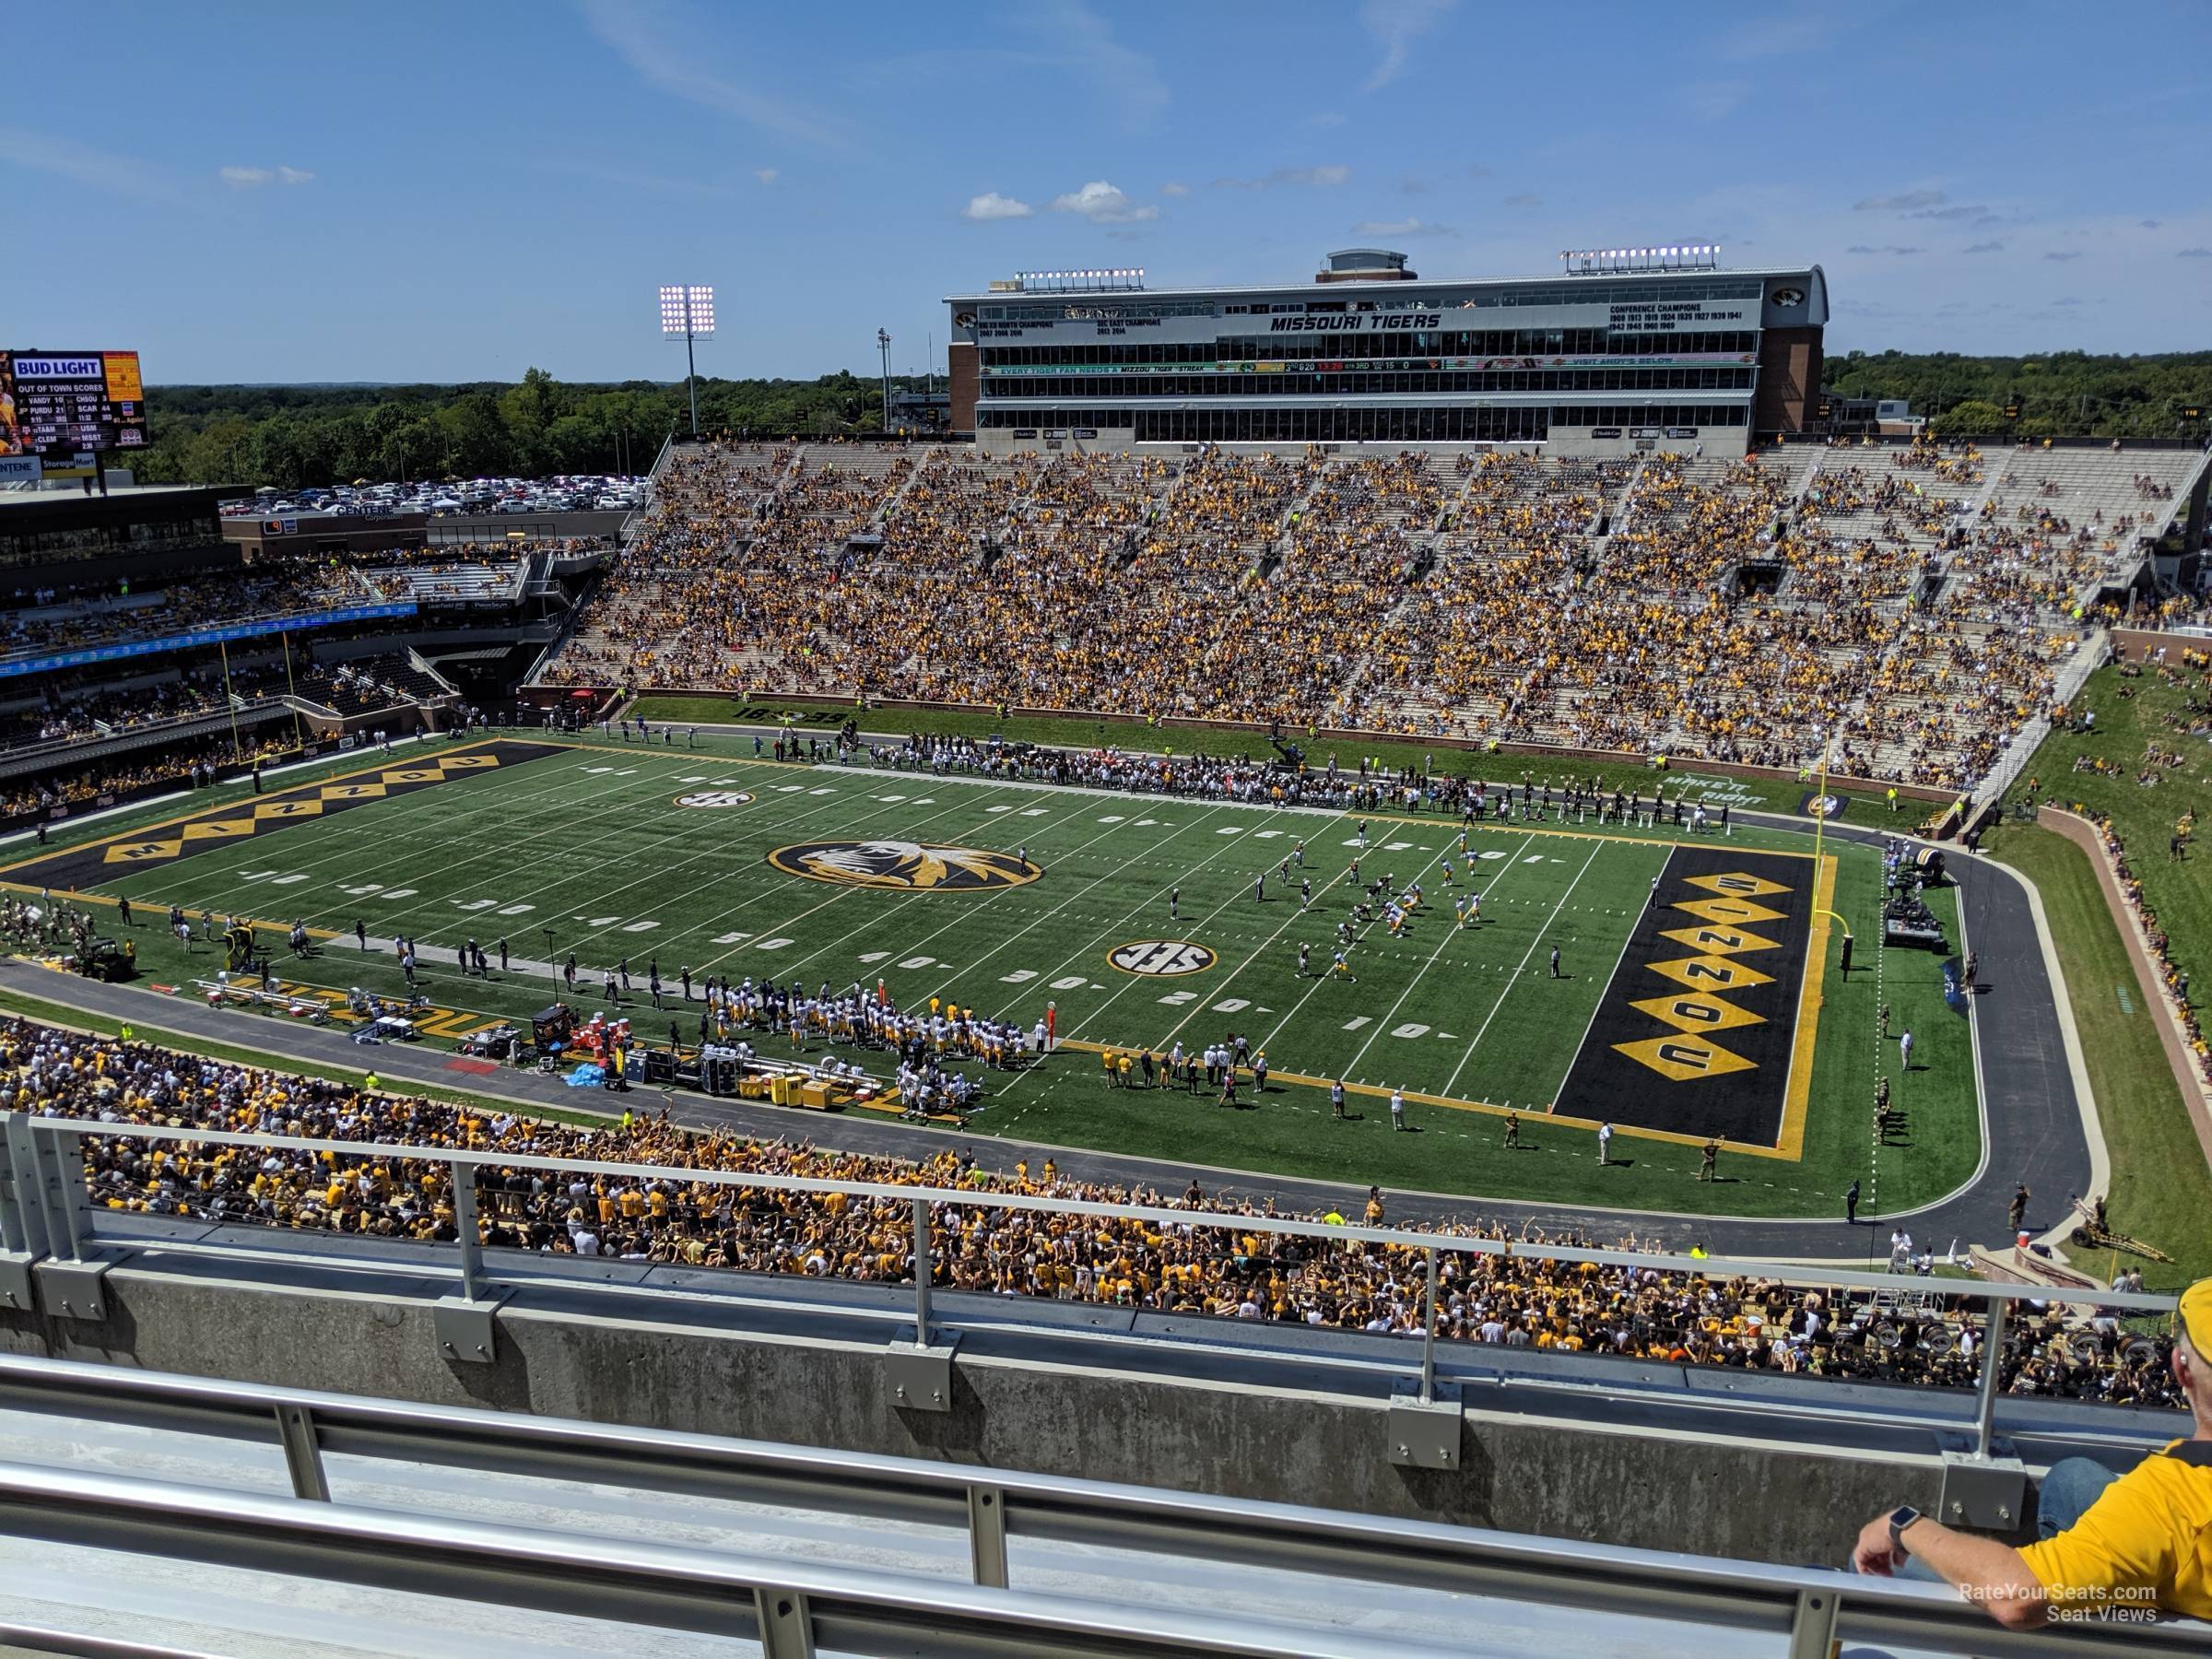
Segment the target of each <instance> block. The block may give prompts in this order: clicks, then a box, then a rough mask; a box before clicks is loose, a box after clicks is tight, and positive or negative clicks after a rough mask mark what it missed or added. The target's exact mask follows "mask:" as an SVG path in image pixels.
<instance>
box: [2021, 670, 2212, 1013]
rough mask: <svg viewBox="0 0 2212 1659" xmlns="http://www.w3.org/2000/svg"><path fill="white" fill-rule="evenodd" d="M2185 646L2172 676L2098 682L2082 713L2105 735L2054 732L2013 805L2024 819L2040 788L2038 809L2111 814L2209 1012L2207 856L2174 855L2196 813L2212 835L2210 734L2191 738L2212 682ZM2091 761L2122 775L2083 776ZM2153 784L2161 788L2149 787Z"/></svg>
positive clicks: (2210, 888) (2210, 886) (2110, 673)
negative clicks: (2171, 760) (2154, 752)
mask: <svg viewBox="0 0 2212 1659" xmlns="http://www.w3.org/2000/svg"><path fill="white" fill-rule="evenodd" d="M2185 642H2186V641H2182V640H2178V639H2177V640H2176V641H2174V643H2173V646H2172V648H2171V652H2170V653H2169V654H2170V655H2171V657H2173V658H2174V659H2175V660H2174V662H2173V663H2172V664H2171V665H2170V666H2169V667H2168V668H2167V669H2166V670H2165V672H2163V673H2161V672H2160V671H2159V670H2158V669H2157V668H2152V667H2146V668H2145V669H2144V670H2143V671H2142V673H2141V674H2140V675H2137V676H2135V677H2124V676H2123V675H2122V674H2121V671H2120V668H2119V667H2118V666H2117V665H2115V666H2112V667H2110V668H2100V669H2099V670H2098V671H2097V673H2095V674H2093V675H2091V676H2090V677H2089V682H2088V687H2087V688H2085V689H2084V691H2083V692H2082V694H2081V696H2079V697H2077V698H2076V699H2075V705H2074V706H2075V707H2076V708H2077V709H2089V710H2093V711H2094V712H2095V713H2096V716H2097V724H2096V727H2095V729H2094V730H2093V731H2091V732H2086V733H2084V732H2075V731H2071V730H2054V731H2053V733H2052V734H2051V735H2050V736H2048V737H2047V738H2045V739H2044V740H2043V744H2042V747H2041V748H2039V749H2037V750H2036V752H2035V758H2034V759H2032V760H2031V761H2030V762H2029V764H2028V769H2027V771H2026V772H2025V773H2024V774H2023V775H2022V777H2021V779H2020V781H2019V782H2018V783H2017V784H2015V785H2014V787H2013V789H2012V791H2011V793H2010V794H2008V796H2007V797H2006V806H2007V807H2009V808H2012V809H2014V811H2015V812H2016V813H2017V812H2018V810H2019V809H2021V808H2022V807H2023V806H2025V804H2026V803H2027V801H2028V799H2029V795H2030V788H2029V785H2030V780H2032V781H2033V782H2035V783H2037V784H2039V785H2040V786H2041V787H2040V789H2038V790H2037V791H2036V792H2035V799H2036V800H2038V801H2041V802H2044V803H2047V804H2049V805H2052V806H2077V807H2082V808H2087V809H2088V811H2090V812H2093V813H2095V812H2100V813H2107V814H2110V815H2111V817H2112V822H2113V823H2114V824H2115V825H2116V826H2117V827H2118V829H2119V830H2120V839H2121V841H2122V842H2123V843H2124V845H2125V846H2126V848H2127V853H2128V862H2129V864H2130V865H2132V866H2133V868H2134V870H2135V873H2136V876H2137V877H2139V878H2140V879H2141V880H2142V883H2143V896H2144V899H2145V900H2146V901H2147V903H2148V904H2149V906H2150V907H2151V909H2152V910H2153V911H2155V912H2157V914H2158V917H2159V922H2160V924H2162V925H2163V926H2164V927H2165V929H2166V931H2167V934H2168V935H2169V939H2170V943H2169V947H2168V948H2169V950H2170V952H2171V955H2172V957H2173V959H2174V962H2175V964H2176V966H2178V967H2179V968H2180V969H2181V971H2183V972H2184V973H2186V974H2188V975H2189V976H2190V980H2191V982H2192V986H2191V995H2192V997H2193V999H2194V1000H2195V1001H2196V1002H2198V1003H2199V1004H2200V1005H2201V1004H2202V1002H2203V1000H2204V991H2203V990H2200V989H2199V987H2204V988H2207V989H2212V980H2208V979H2207V978H2206V972H2207V969H2208V967H2212V881H2208V880H2207V879H2206V875H2205V869H2204V865H2205V860H2206V853H2204V852H2203V851H2202V850H2201V848H2196V847H2193V848H2191V850H2190V851H2189V853H2188V855H2187V856H2186V857H2184V858H2182V859H2180V860H2175V859H2173V858H2171V857H2170V856H2169V855H2168V853H2167V841H2168V840H2169V838H2170V837H2171V834H2172V832H2173V828H2174V826H2175V825H2176V824H2177V823H2178V822H2179V821H2180V820H2181V819H2182V818H2183V815H2184V814H2187V813H2191V812H2194V814H2195V815H2196V819H2197V823H2198V825H2199V827H2200V829H2203V830H2204V831H2205V833H2206V834H2207V835H2212V824H2207V822H2206V815H2207V814H2208V813H2212V747H2207V746H2206V740H2205V737H2204V735H2202V734H2201V733H2200V734H2199V735H2195V736H2191V735H2189V730H2188V728H2189V727H2190V725H2191V724H2201V723H2202V722H2203V721H2204V720H2205V718H2206V715H2205V712H2204V710H2205V707H2206V703H2207V701H2208V700H2212V677H2208V676H2207V675H2206V671H2205V670H2203V669H2201V668H2191V667H2185V666H2183V665H2182V664H2181V662H2180V660H2179V659H2180V656H2181V650H2182V646H2183V644H2184V643H2185ZM2193 702H2194V703H2195V704H2196V705H2198V706H2197V707H2196V708H2195V709H2192V708H2191V707H2190V704H2191V703H2193ZM2154 743H2155V744H2156V745H2158V746H2159V747H2160V748H2161V749H2163V750H2166V751H2168V752H2171V753H2174V754H2178V755H2180V756H2181V757H2182V762H2183V763H2182V764H2180V765H2178V766H2162V765H2155V764H2152V763H2150V762H2148V761H2147V759H2146V748H2147V746H2149V745H2151V744H2154ZM2084 761H2086V762H2089V763H2091V764H2094V763H2096V762H2099V761H2101V762H2103V763H2104V764H2105V765H2106V766H2107V767H2108V768H2110V769H2112V770H2109V771H2077V770H2076V766H2077V762H2084ZM2146 778H2149V779H2155V780H2156V782H2142V780H2144V779H2146Z"/></svg>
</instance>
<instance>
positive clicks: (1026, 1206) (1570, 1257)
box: [0, 1112, 2178, 1315]
mask: <svg viewBox="0 0 2212 1659" xmlns="http://www.w3.org/2000/svg"><path fill="white" fill-rule="evenodd" d="M10 1115H24V1114H15V1113H6V1112H0V1119H5V1118H6V1117H7V1116H10ZM26 1121H27V1122H28V1123H29V1124H30V1125H31V1127H32V1128H33V1130H34V1132H35V1133H36V1134H40V1135H61V1136H67V1137H69V1138H71V1139H75V1140H102V1139H111V1140H165V1141H177V1142H184V1143H190V1144H194V1145H203V1146H228V1147H263V1148H271V1149H282V1150H291V1151H298V1152H312V1153H323V1152H328V1153H334V1154H335V1155H337V1156H340V1157H344V1158H350V1159H375V1158H391V1159H411V1160H413V1161H415V1162H418V1163H441V1164H446V1165H449V1166H452V1167H453V1169H454V1170H455V1171H459V1170H460V1169H463V1168H473V1169H485V1168H489V1169H527V1170H547V1171H559V1172H561V1173H563V1174H579V1175H612V1176H618V1177H622V1178H625V1179H630V1180H637V1181H641V1182H654V1181H675V1182H688V1183H695V1184H701V1185H711V1186H727V1187H750V1188H755V1189H758V1190H759V1191H763V1192H791V1193H812V1194H830V1193H841V1194H845V1195H847V1196H848V1197H854V1198H870V1199H881V1200H888V1201H890V1202H894V1203H900V1204H914V1203H921V1204H924V1205H928V1206H939V1205H941V1206H949V1207H956V1208H975V1207H982V1208H986V1209H1021V1210H1035V1211H1039V1212H1041V1213H1044V1214H1049V1215H1064V1216H1091V1217H1098V1218H1109V1219H1124V1220H1138V1221H1150V1222H1153V1223H1156V1224H1157V1225H1159V1226H1161V1227H1167V1228H1181V1229H1185V1230H1197V1231H1204V1230H1213V1229H1222V1230H1237V1231H1249V1232H1264V1233H1281V1234H1288V1235H1294V1236H1299V1237H1304V1238H1313V1239H1323V1240H1328V1241H1358V1242H1361V1243H1369V1244H1381V1245H1385V1246H1391V1247H1394V1248H1397V1249H1402V1250H1406V1251H1410V1252H1414V1253H1422V1252H1426V1251H1430V1250H1439V1251H1450V1252H1453V1253H1459V1254H1463V1255H1500V1256H1513V1257H1519V1258H1522V1259H1524V1260H1536V1261H1566V1262H1586V1263H1590V1264H1592V1265H1598V1266H1608V1267H1638V1268H1642V1267H1650V1268H1656V1269H1663V1270H1665V1271H1667V1272H1674V1273H1695V1274H1700V1275H1701V1276H1703V1277H1708V1278H1713V1277H1721V1278H1728V1277H1747V1278H1761V1279H1772V1280H1775V1281H1777V1282H1779V1283H1782V1284H1786V1285H1803V1286H1807V1287H1812V1288H1843V1289H1852V1290H1897V1289H1902V1288H1910V1289H1912V1290H1914V1291H1916V1292H1933V1293H1935V1294H1937V1295H1943V1296H1956V1297H1959V1298H1965V1299H1974V1300H1983V1301H2004V1302H2007V1303H2009V1302H2017V1301H2037V1302H2052V1301H2055V1302H2066V1303H2074V1304H2080V1305H2084V1306H2089V1307H2099V1308H2110V1309H2120V1310H2124V1311H2126V1312H2132V1313H2150V1314H2163V1315H2171V1314H2172V1313H2173V1312H2174V1311H2175V1308H2176V1306H2177V1305H2178V1304H2177V1300H2176V1299H2175V1298H2174V1297H2171V1296H2163V1295H2158V1294H2155V1293H2152V1292H2148V1291H2134V1292H2129V1291H2119V1290H2107V1289H2101V1288H2089V1289H2073V1288H2065V1287H2061V1286H2049V1285H2005V1284H1994V1283H1987V1282H1971V1283H1970V1282H1968V1281H1964V1280H1931V1279H1926V1278H1923V1277H1918V1276H1916V1275H1902V1274H1890V1273H1871V1272H1865V1271H1861V1270H1858V1269H1855V1268H1848V1267H1819V1266H1812V1265H1806V1264H1805V1263H1802V1262H1794V1263H1793V1262H1768V1261H1760V1260H1757V1259H1754V1258H1749V1257H1733V1256H1691V1255H1681V1254H1677V1253H1667V1252H1643V1251H1627V1250H1606V1249H1589V1248H1585V1247H1581V1246H1575V1245H1569V1244H1560V1243H1551V1242H1547V1241H1525V1240H1519V1239H1510V1240H1509V1239H1489V1238H1483V1237H1480V1236H1477V1235H1476V1234H1473V1233H1454V1232H1441V1231H1436V1232H1425V1231H1420V1230H1409V1229H1402V1228H1389V1227H1368V1226H1365V1225H1363V1224H1359V1223H1355V1222H1344V1223H1335V1222H1329V1221H1320V1220H1313V1219H1309V1218H1305V1217H1302V1216H1270V1215H1247V1214H1244V1213H1242V1212H1232V1211H1226V1210H1222V1211H1216V1210H1190V1209H1171V1208H1167V1207H1164V1206H1148V1205H1137V1204H1110V1203H1104V1202H1100V1201H1097V1200H1092V1199H1083V1198H1054V1197H1048V1196H1045V1195H1043V1194H1032V1193H1008V1192H1001V1191H997V1190H994V1189H966V1188H959V1187H933V1186H924V1185H920V1184H915V1183H904V1182H901V1183H895V1184H894V1183H886V1182H865V1181H838V1180H833V1179H830V1178H828V1177H823V1176H814V1175H778V1174H772V1173H769V1172H765V1171H747V1170H720V1169H712V1168H702V1167H697V1166H691V1165H684V1164H655V1163H624V1162H617V1161H603V1160H599V1159H578V1158H556V1157H550V1156H546V1155H541V1154H537V1153H531V1152H516V1151H477V1150H474V1149H472V1148H469V1147H439V1146H423V1145H410V1144H408V1143H406V1142H398V1141H350V1140H325V1139H316V1138H312V1137H304V1136H293V1135H256V1134H249V1133H246V1132H244V1131H241V1130H230V1129H195V1128H187V1127H182V1126H172V1125H170V1124H133V1123H108V1122H101V1121H99V1120H94V1119H88V1118H67V1117H41V1116H27V1118H26ZM465 1190H469V1188H468V1185H467V1184H466V1183H464V1182H461V1181H459V1180H458V1179H455V1180H454V1181H453V1191H454V1193H455V1194H459V1193H461V1192H463V1191H465ZM4 1191H5V1188H0V1192H4Z"/></svg>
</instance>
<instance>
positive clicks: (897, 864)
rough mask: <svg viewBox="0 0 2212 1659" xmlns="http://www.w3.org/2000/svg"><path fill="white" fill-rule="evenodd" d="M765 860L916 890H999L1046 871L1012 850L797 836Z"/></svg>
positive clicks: (826, 877) (805, 872)
mask: <svg viewBox="0 0 2212 1659" xmlns="http://www.w3.org/2000/svg"><path fill="white" fill-rule="evenodd" d="M768 862H769V863H770V864H771V865H774V866H775V867H776V868H777V869H779V870H782V872H783V873H784V874H785V875H786V876H804V877H806V879H807V880H809V881H834V882H837V883H840V884H841V885H842V886H846V887H874V888H904V889H905V890H907V891H909V892H917V893H973V892H982V891H983V890H985V889H990V890H997V889H1000V888H1013V887H1021V886H1024V885H1025V884H1027V883H1029V882H1032V881H1034V880H1036V879H1037V877H1040V876H1041V875H1043V874H1044V872H1043V871H1042V870H1041V869H1040V868H1038V866H1037V865H1033V864H1024V863H1023V862H1022V861H1021V860H1020V859H1018V858H1016V857H1015V856H1014V855H1013V854H1012V853H993V852H990V851H988V850H986V849H984V848H982V847H939V846H925V845H924V844H923V843H922V842H920V841H799V842H797V843H795V844H794V845H792V846H788V847H778V848H776V849H774V850H773V851H772V852H771V853H769V855H768Z"/></svg>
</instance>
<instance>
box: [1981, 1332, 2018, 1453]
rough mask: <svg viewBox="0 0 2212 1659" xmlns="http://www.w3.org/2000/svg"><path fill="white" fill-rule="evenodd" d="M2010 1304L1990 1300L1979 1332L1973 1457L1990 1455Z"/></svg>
mask: <svg viewBox="0 0 2212 1659" xmlns="http://www.w3.org/2000/svg"><path fill="white" fill-rule="evenodd" d="M2010 1306H2011V1304H2010V1303H2009V1302H2008V1301H2007V1300H2006V1299H2005V1298H2004V1297H2002V1296H1993V1297H1991V1298H1990V1299H1989V1319H1988V1322H1987V1324H1985V1325H1984V1327H1983V1333H1982V1377H1981V1385H1980V1389H1979V1391H1978V1394H1977V1396H1976V1398H1975V1401H1974V1455H1975V1456H1976V1457H1978V1458H1986V1457H1988V1455H1989V1444H1990V1430H1991V1428H1992V1426H1993V1425H1994V1423H1995V1421H1996V1417H1997V1381H1998V1375H1999V1373H2000V1372H2001V1371H2003V1370H2004V1360H2005V1314H2006V1310H2007V1309H2008V1308H2009V1307H2010Z"/></svg>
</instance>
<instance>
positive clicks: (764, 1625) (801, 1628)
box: [753, 1584, 814, 1659]
mask: <svg viewBox="0 0 2212 1659" xmlns="http://www.w3.org/2000/svg"><path fill="white" fill-rule="evenodd" d="M753 1604H754V1610H755V1617H756V1618H757V1619H758V1621H759V1630H758V1631H757V1634H758V1635H759V1640H760V1652H761V1654H762V1655H763V1659H814V1620H813V1618H812V1617H811V1616H810V1615H809V1614H808V1613H807V1611H806V1597H805V1596H804V1595H802V1594H799V1593H798V1592H797V1591H796V1590H779V1589H777V1588H776V1587H775V1586H774V1585H773V1584H759V1585H756V1586H754V1589H753Z"/></svg>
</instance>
